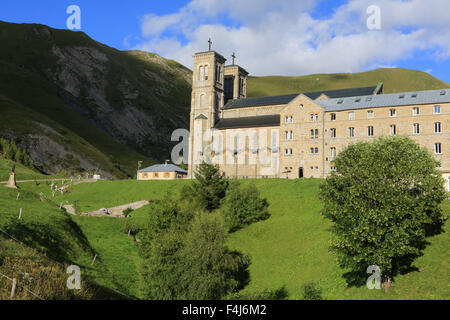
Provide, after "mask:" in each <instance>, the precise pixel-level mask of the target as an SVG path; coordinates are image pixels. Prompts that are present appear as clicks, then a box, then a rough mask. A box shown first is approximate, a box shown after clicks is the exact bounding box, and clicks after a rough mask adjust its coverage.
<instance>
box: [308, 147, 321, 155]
mask: <svg viewBox="0 0 450 320" xmlns="http://www.w3.org/2000/svg"><path fill="white" fill-rule="evenodd" d="M310 152H311V154H318V153H319V148H317V147H316V148H311V149H310Z"/></svg>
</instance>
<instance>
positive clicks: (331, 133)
mask: <svg viewBox="0 0 450 320" xmlns="http://www.w3.org/2000/svg"><path fill="white" fill-rule="evenodd" d="M330 137H331V138H336V128H331V129H330Z"/></svg>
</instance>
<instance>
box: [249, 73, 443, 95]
mask: <svg viewBox="0 0 450 320" xmlns="http://www.w3.org/2000/svg"><path fill="white" fill-rule="evenodd" d="M380 82H383V84H384V93H396V92H407V91H419V90H433V89H441V88H450V84H448V83H445V82H443V81H441V80H439V79H436V78H435V77H433V76H431V75H430V74H428V73H425V72H421V71H416V70H407V69H398V68H392V69H376V70H372V71H368V72H362V73H353V74H352V73H337V74H313V75H308V76H301V77H282V76H270V77H249V79H248V85H247V95H248V96H249V97H262V96H272V95H282V94H290V93H299V92H314V91H321V90H323V91H324V90H336V89H346V88H357V87H369V86H376V85H377V84H378V83H380Z"/></svg>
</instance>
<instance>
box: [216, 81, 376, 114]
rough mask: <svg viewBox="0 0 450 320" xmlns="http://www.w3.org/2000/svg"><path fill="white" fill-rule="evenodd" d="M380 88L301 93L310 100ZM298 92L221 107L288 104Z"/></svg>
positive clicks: (342, 96)
mask: <svg viewBox="0 0 450 320" xmlns="http://www.w3.org/2000/svg"><path fill="white" fill-rule="evenodd" d="M382 88H383V85H382V84H379V85H378V86H373V87H362V88H351V89H340V90H328V91H316V92H306V93H303V94H304V95H305V96H307V97H308V98H310V99H312V100H315V99H317V98H318V97H320V96H321V95H322V94H325V95H326V96H327V97H329V98H344V97H355V96H364V95H373V94H379V93H380V92H381V90H382ZM299 94H300V93H294V94H286V95H281V96H270V97H257V98H246V99H236V100H230V101H228V102H227V104H225V106H224V107H223V109H225V110H226V109H236V108H246V107H257V106H269V105H279V104H288V103H289V102H291V101H292V100H294V99H295V98H296V97H297V96H298V95H299Z"/></svg>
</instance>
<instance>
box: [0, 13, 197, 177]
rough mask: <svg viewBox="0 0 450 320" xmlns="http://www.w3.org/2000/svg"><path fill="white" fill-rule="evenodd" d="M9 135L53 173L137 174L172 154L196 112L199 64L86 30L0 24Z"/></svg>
mask: <svg viewBox="0 0 450 320" xmlns="http://www.w3.org/2000/svg"><path fill="white" fill-rule="evenodd" d="M0 41H1V43H2V49H1V50H0V110H1V112H2V117H1V121H0V136H5V137H7V138H11V139H14V140H16V141H17V142H18V143H19V144H20V146H21V147H23V148H25V149H27V151H28V153H29V154H30V156H31V157H32V158H33V161H34V162H35V163H36V165H37V167H38V168H39V169H40V170H42V171H44V172H47V173H56V172H58V171H59V170H61V169H66V170H68V171H74V172H83V171H95V170H98V171H100V172H102V173H104V175H106V176H113V177H119V178H124V177H127V176H133V175H134V173H135V170H136V169H135V168H136V164H137V161H138V160H144V165H147V164H148V165H149V164H152V163H154V162H155V161H157V160H158V159H166V158H167V156H168V155H169V154H170V149H171V145H172V142H171V141H170V135H171V133H172V131H173V130H174V129H175V128H180V127H186V124H187V123H188V117H189V107H190V105H189V102H190V91H191V90H190V82H189V81H190V70H188V69H187V68H185V67H183V66H182V65H180V64H178V63H177V62H175V61H172V60H166V59H164V58H162V57H159V56H157V55H155V54H151V53H145V52H138V51H129V52H127V51H119V50H116V49H113V48H110V47H107V46H105V45H103V44H100V43H98V42H96V41H94V40H92V39H91V38H89V37H88V36H87V35H86V34H84V33H82V32H71V31H68V30H57V29H52V28H49V27H47V26H43V25H37V24H13V23H5V22H1V21H0Z"/></svg>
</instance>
